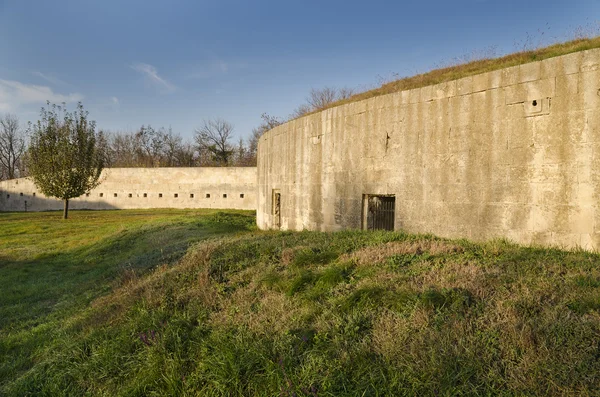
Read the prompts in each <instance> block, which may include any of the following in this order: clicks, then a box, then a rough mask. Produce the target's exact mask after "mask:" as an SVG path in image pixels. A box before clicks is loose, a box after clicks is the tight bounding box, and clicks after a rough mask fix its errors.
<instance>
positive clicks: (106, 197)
mask: <svg viewBox="0 0 600 397" xmlns="http://www.w3.org/2000/svg"><path fill="white" fill-rule="evenodd" d="M101 178H102V180H103V182H102V183H101V184H100V186H98V187H97V188H96V189H94V190H92V191H91V192H90V194H89V196H86V195H84V196H82V197H80V198H76V199H73V200H71V201H70V203H69V208H71V209H133V208H230V209H246V210H254V209H256V168H252V167H243V168H230V167H227V168H110V169H106V170H104V172H103V174H102V177H101ZM176 194H177V197H175V195H176ZM144 195H146V196H144ZM159 195H162V197H160V196H159ZM191 195H193V197H191ZM207 195H210V197H207ZM225 195H226V197H225ZM242 195H243V197H242ZM62 206H63V204H62V202H61V201H58V200H56V199H52V198H47V197H45V196H44V195H43V194H41V193H40V192H39V190H38V189H37V188H36V187H35V185H34V184H33V182H32V181H30V180H28V179H26V178H21V179H13V180H9V181H3V182H0V211H25V210H27V211H44V210H56V209H62Z"/></svg>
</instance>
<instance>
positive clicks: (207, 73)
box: [187, 58, 248, 79]
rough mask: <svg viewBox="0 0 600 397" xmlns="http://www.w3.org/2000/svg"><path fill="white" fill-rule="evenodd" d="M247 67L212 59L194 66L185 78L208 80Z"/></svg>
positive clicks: (246, 65) (243, 64) (238, 63)
mask: <svg viewBox="0 0 600 397" xmlns="http://www.w3.org/2000/svg"><path fill="white" fill-rule="evenodd" d="M247 67H248V64H247V63H245V62H228V61H226V60H224V59H220V58H214V59H213V60H211V61H208V62H204V63H201V64H198V65H196V66H194V67H193V70H192V71H191V72H190V73H188V74H187V78H190V79H208V78H211V77H214V76H218V75H226V74H228V73H230V72H235V71H236V70H240V69H245V68H247Z"/></svg>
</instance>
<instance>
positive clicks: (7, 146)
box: [0, 114, 25, 179]
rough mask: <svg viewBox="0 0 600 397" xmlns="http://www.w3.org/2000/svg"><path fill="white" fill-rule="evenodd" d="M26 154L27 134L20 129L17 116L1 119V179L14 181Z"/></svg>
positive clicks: (8, 115) (6, 116) (9, 115)
mask: <svg viewBox="0 0 600 397" xmlns="http://www.w3.org/2000/svg"><path fill="white" fill-rule="evenodd" d="M24 153H25V133H24V132H23V130H22V129H21V128H20V127H19V119H18V118H17V116H15V115H12V114H7V115H5V116H4V117H0V167H1V170H0V177H1V176H4V177H5V178H7V179H14V178H16V177H17V176H19V171H21V170H20V169H19V168H20V166H21V164H20V162H21V159H22V157H23V154H24ZM0 179H1V178H0Z"/></svg>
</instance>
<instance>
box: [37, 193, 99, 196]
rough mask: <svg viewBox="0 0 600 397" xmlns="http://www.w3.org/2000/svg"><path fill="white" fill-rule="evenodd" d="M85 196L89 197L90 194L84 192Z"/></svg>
mask: <svg viewBox="0 0 600 397" xmlns="http://www.w3.org/2000/svg"><path fill="white" fill-rule="evenodd" d="M33 195H34V196H35V193H33ZM85 197H90V194H89V193H86V194H85Z"/></svg>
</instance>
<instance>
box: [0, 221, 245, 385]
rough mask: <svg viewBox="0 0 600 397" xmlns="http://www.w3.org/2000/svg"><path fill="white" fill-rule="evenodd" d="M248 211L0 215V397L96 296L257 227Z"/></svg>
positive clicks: (59, 338) (62, 333)
mask: <svg viewBox="0 0 600 397" xmlns="http://www.w3.org/2000/svg"><path fill="white" fill-rule="evenodd" d="M254 219H255V218H254V215H253V214H252V213H250V212H248V211H237V212H236V211H230V212H228V213H220V212H217V211H213V210H185V211H184V210H135V211H73V212H72V213H71V219H69V220H68V221H62V220H61V219H60V213H57V212H45V213H2V214H0V395H7V394H8V395H22V393H19V392H15V391H13V392H8V391H7V390H13V389H12V388H11V386H10V385H11V384H12V382H13V381H14V380H15V379H17V378H18V377H19V376H21V375H22V374H23V373H24V372H26V371H28V370H29V369H31V367H32V366H34V365H35V363H36V362H38V361H39V357H38V355H39V354H41V352H45V351H48V350H47V349H49V348H50V347H49V346H50V345H52V344H53V343H58V342H60V341H61V340H63V338H70V337H71V335H69V334H66V333H64V331H63V328H64V324H65V321H67V320H68V319H69V318H71V317H72V316H74V315H76V314H77V313H79V312H80V311H82V310H84V309H85V308H86V307H88V306H89V304H90V303H91V302H93V301H94V300H95V299H98V297H100V296H105V295H106V294H108V293H110V292H111V291H113V290H114V289H115V288H116V287H118V286H119V285H122V284H123V283H128V282H130V280H134V279H136V278H137V277H140V276H141V275H143V274H147V273H148V272H149V271H151V269H154V268H156V267H157V266H159V265H170V264H174V263H177V261H179V260H180V259H181V258H182V257H183V256H184V255H185V253H186V252H187V250H188V248H189V246H190V245H192V244H195V243H197V242H198V241H201V240H206V239H208V238H214V237H215V236H221V235H225V234H231V233H238V232H241V231H245V230H249V229H252V228H254V226H253V225H254V223H255V220H254Z"/></svg>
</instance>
